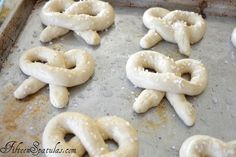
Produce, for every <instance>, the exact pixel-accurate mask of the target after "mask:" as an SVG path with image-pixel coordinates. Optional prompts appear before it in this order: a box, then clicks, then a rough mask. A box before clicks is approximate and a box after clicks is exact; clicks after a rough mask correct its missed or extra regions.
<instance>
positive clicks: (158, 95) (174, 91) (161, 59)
mask: <svg viewBox="0 0 236 157" xmlns="http://www.w3.org/2000/svg"><path fill="white" fill-rule="evenodd" d="M146 68H149V69H154V71H155V72H154V73H153V72H149V71H148V70H145V69H146ZM126 73H127V77H128V79H129V80H130V81H131V82H132V83H133V84H134V85H135V86H137V87H141V88H145V89H146V90H144V91H143V92H142V93H141V94H140V96H139V97H138V98H137V100H136V101H135V103H134V106H133V107H134V110H135V111H136V112H138V113H143V112H146V111H147V110H148V109H149V108H151V107H154V106H157V105H158V104H159V103H160V101H161V100H162V98H163V97H164V95H165V94H164V92H166V96H167V99H168V100H169V101H170V103H171V105H172V106H173V107H174V108H175V110H176V112H177V114H178V115H179V116H180V118H181V119H182V120H183V121H184V122H185V124H186V125H189V126H191V125H193V124H194V122H195V111H194V108H193V107H192V105H191V104H190V103H189V102H188V101H187V100H186V98H185V96H184V94H187V95H191V96H194V95H198V94H200V93H201V92H202V91H203V90H204V89H205V88H206V85H207V78H208V76H207V71H206V69H205V67H204V66H203V64H201V63H200V62H199V61H196V60H193V59H182V60H179V61H176V62H175V61H174V60H173V59H171V58H169V57H166V56H164V55H162V54H160V53H158V52H154V51H140V52H137V53H135V54H133V55H131V56H130V58H129V60H128V61H127V64H126ZM186 73H189V74H190V75H191V79H190V81H188V80H185V79H184V78H182V77H181V76H182V75H183V74H186Z"/></svg>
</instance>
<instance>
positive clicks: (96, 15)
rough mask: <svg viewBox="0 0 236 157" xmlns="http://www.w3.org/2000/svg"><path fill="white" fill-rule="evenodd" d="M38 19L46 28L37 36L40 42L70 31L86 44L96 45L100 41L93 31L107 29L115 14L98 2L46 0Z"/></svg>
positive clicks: (107, 6) (94, 0)
mask: <svg viewBox="0 0 236 157" xmlns="http://www.w3.org/2000/svg"><path fill="white" fill-rule="evenodd" d="M40 17H41V20H42V23H43V24H45V25H46V26H47V27H46V28H45V29H44V30H43V32H42V33H41V35H40V40H41V41H42V42H48V41H51V40H52V39H54V38H57V37H59V36H62V35H64V34H66V33H68V32H69V31H70V30H73V31H74V32H75V33H76V34H77V35H79V36H81V37H82V38H83V39H84V40H85V41H86V42H87V43H88V44H90V45H98V44H99V43H100V37H99V35H98V33H97V31H102V30H105V29H107V28H108V27H110V26H111V25H112V24H113V23H114V19H115V13H114V10H113V8H112V6H111V5H110V4H109V3H107V2H103V1H100V0H84V1H78V2H75V1H73V0H50V1H48V2H47V3H46V4H45V6H44V7H43V9H42V11H41V14H40Z"/></svg>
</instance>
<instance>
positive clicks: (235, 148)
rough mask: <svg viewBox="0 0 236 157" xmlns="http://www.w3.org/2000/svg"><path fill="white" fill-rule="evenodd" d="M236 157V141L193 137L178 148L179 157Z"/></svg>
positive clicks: (203, 136)
mask: <svg viewBox="0 0 236 157" xmlns="http://www.w3.org/2000/svg"><path fill="white" fill-rule="evenodd" d="M203 156H206V157H236V141H231V142H229V143H224V142H223V141H221V140H219V139H216V138H213V137H210V136H206V135H194V136H192V137H190V138H188V139H187V140H186V141H185V142H184V143H183V145H182V146H181V148H180V152H179V157H203Z"/></svg>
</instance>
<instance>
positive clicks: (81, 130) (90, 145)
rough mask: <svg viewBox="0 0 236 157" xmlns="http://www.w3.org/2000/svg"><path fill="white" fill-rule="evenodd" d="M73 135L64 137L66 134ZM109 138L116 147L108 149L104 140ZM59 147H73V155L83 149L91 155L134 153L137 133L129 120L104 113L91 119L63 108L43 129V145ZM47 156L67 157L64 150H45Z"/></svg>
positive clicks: (77, 155)
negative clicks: (49, 152) (47, 151)
mask: <svg viewBox="0 0 236 157" xmlns="http://www.w3.org/2000/svg"><path fill="white" fill-rule="evenodd" d="M69 133H72V134H74V135H75V136H74V137H73V138H72V139H71V140H69V141H67V142H66V141H65V140H64V138H65V136H66V134H69ZM107 139H113V140H114V141H115V142H117V144H118V149H117V150H115V151H112V152H109V149H108V146H107V145H106V143H105V142H104V140H107ZM58 142H60V144H58V145H57V148H59V149H63V150H65V149H76V153H73V154H69V155H70V156H73V157H80V156H83V154H84V153H85V151H87V153H88V154H89V156H91V157H137V156H138V152H139V151H138V149H139V148H138V147H139V144H138V135H137V132H136V130H135V129H134V128H133V127H132V126H131V125H130V123H129V122H127V121H125V120H123V119H121V118H119V117H116V116H106V117H101V118H98V119H97V120H93V119H91V118H90V117H88V116H86V115H83V114H80V113H76V112H64V113H61V114H59V115H57V116H55V117H53V118H52V119H51V120H50V121H49V122H48V124H47V126H46V128H45V130H44V133H43V147H44V148H45V149H46V148H54V147H55V145H56V144H57V143H58ZM46 155H47V156H50V157H58V156H60V157H67V156H68V154H63V153H62V154H46Z"/></svg>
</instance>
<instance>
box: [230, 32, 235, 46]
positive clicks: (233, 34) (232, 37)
mask: <svg viewBox="0 0 236 157" xmlns="http://www.w3.org/2000/svg"><path fill="white" fill-rule="evenodd" d="M231 41H232V43H233V45H234V47H236V28H234V30H233V32H232V35H231Z"/></svg>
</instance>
